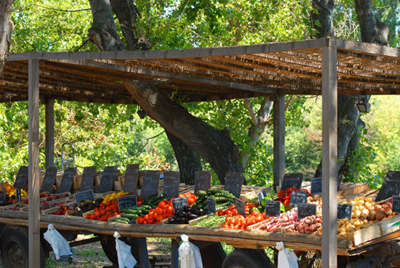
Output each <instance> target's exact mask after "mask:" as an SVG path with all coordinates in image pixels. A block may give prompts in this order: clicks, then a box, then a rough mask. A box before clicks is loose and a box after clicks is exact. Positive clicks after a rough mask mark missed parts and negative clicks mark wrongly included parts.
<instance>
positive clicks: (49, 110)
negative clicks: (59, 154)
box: [45, 100, 55, 168]
mask: <svg viewBox="0 0 400 268" xmlns="http://www.w3.org/2000/svg"><path fill="white" fill-rule="evenodd" d="M45 109H46V149H45V155H46V168H49V167H53V166H54V165H55V164H54V100H48V101H47V102H45Z"/></svg>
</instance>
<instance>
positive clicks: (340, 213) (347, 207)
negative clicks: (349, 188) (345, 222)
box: [337, 204, 353, 220]
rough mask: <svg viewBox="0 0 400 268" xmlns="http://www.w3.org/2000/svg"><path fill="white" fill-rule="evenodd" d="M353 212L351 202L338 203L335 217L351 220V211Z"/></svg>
mask: <svg viewBox="0 0 400 268" xmlns="http://www.w3.org/2000/svg"><path fill="white" fill-rule="evenodd" d="M352 212H353V205H352V204H338V205H337V219H338V220H340V219H344V218H348V219H349V220H351V213H352Z"/></svg>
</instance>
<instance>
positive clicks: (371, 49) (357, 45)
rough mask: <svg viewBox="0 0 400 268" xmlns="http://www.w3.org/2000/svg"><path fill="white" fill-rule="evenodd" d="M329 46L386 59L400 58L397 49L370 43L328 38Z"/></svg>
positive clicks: (399, 52)
mask: <svg viewBox="0 0 400 268" xmlns="http://www.w3.org/2000/svg"><path fill="white" fill-rule="evenodd" d="M328 40H329V45H331V46H333V47H337V48H338V49H343V50H350V51H358V52H360V53H365V54H373V55H379V56H387V57H396V58H399V57H400V51H399V50H398V49H397V48H392V47H387V46H382V45H375V44H371V43H363V42H357V41H351V40H343V39H339V38H329V39H328Z"/></svg>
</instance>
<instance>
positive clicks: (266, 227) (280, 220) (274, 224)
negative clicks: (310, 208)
mask: <svg viewBox="0 0 400 268" xmlns="http://www.w3.org/2000/svg"><path fill="white" fill-rule="evenodd" d="M296 221H297V207H295V208H293V209H292V210H290V211H287V212H285V213H283V214H281V215H280V216H279V217H273V218H271V219H270V220H269V221H267V222H266V223H263V224H261V225H260V226H258V228H256V229H257V230H260V231H267V232H280V231H281V229H282V227H285V226H288V225H290V224H294V223H295V222H296Z"/></svg>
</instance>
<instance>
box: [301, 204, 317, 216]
mask: <svg viewBox="0 0 400 268" xmlns="http://www.w3.org/2000/svg"><path fill="white" fill-rule="evenodd" d="M316 214H317V205H315V204H297V219H298V220H300V219H302V218H305V217H307V216H312V215H316Z"/></svg>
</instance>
